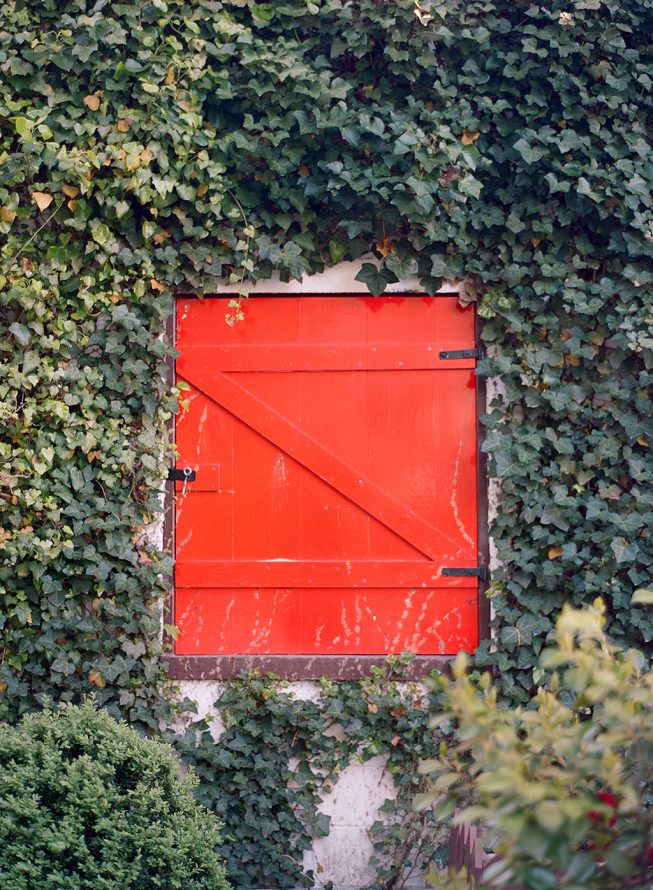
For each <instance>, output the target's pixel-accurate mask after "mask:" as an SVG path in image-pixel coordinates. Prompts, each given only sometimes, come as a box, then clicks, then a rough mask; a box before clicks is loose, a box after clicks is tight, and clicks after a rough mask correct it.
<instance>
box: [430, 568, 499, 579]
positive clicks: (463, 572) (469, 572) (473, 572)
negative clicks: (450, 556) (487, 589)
mask: <svg viewBox="0 0 653 890" xmlns="http://www.w3.org/2000/svg"><path fill="white" fill-rule="evenodd" d="M442 574H443V575H444V576H445V578H470V577H474V578H480V579H481V581H489V579H490V573H489V572H488V570H487V566H474V568H469V569H468V568H465V569H442Z"/></svg>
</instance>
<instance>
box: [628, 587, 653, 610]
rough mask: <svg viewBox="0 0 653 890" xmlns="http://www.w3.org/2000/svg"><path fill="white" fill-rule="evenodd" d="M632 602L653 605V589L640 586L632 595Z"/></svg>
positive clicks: (640, 604)
mask: <svg viewBox="0 0 653 890" xmlns="http://www.w3.org/2000/svg"><path fill="white" fill-rule="evenodd" d="M630 602H631V603H632V604H633V605H634V606H653V590H650V589H648V588H645V587H640V588H639V589H638V590H636V591H635V593H634V594H633V595H632V597H631V600H630Z"/></svg>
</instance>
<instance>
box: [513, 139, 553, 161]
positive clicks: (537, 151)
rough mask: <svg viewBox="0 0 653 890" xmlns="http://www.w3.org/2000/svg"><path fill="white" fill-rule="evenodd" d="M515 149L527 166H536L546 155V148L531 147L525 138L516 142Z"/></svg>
mask: <svg viewBox="0 0 653 890" xmlns="http://www.w3.org/2000/svg"><path fill="white" fill-rule="evenodd" d="M513 148H514V149H515V151H518V152H519V154H520V155H521V156H522V158H523V159H524V160H525V161H526V163H527V164H535V163H536V162H537V161H539V160H540V159H541V158H543V157H544V155H545V154H546V150H545V149H544V148H541V147H540V146H532V145H530V144H529V143H528V142H527V141H526V140H525V139H524V138H523V137H522V138H521V139H518V140H517V142H515V144H514V145H513Z"/></svg>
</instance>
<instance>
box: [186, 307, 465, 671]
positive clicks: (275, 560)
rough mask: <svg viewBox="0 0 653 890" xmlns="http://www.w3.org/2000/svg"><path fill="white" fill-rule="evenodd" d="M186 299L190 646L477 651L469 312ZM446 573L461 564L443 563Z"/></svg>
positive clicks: (226, 650)
mask: <svg viewBox="0 0 653 890" xmlns="http://www.w3.org/2000/svg"><path fill="white" fill-rule="evenodd" d="M225 311H226V301H225V300H223V299H205V300H199V299H183V300H181V301H179V303H178V307H177V349H178V350H179V358H178V360H177V374H178V379H179V381H185V382H186V384H188V386H189V387H190V392H189V393H188V396H187V398H186V396H185V397H184V398H185V401H186V406H185V407H184V410H182V412H181V413H180V415H179V416H178V418H177V424H176V441H177V447H178V451H179V459H178V461H177V466H178V467H190V468H191V469H192V470H194V471H195V472H196V477H195V479H194V481H192V482H188V483H187V485H186V486H185V490H184V487H183V485H182V484H181V483H177V484H176V488H177V492H176V545H175V551H176V569H175V623H176V624H177V626H178V627H179V636H178V639H177V642H176V649H175V652H176V654H177V655H227V654H242V655H255V654H258V655H271V654H283V655H301V654H304V655H316V654H327V655H337V654H342V655H353V654H356V655H363V654H367V655H374V654H385V653H391V652H400V651H402V650H411V651H413V652H415V653H418V654H431V655H443V654H451V653H455V652H457V651H458V650H459V649H461V648H466V649H468V650H469V649H472V648H473V647H474V646H475V645H476V644H477V642H478V579H477V578H476V577H474V576H473V575H464V574H463V575H460V574H458V572H459V571H460V570H461V569H468V570H469V569H471V570H474V569H475V567H476V566H477V563H478V546H477V500H476V498H477V469H476V440H475V437H476V402H475V378H474V364H475V362H474V358H454V359H453V360H452V359H450V358H443V357H441V355H440V353H441V352H443V351H447V350H463V349H473V347H474V314H473V311H472V310H471V309H470V310H461V309H460V307H459V306H458V305H457V302H456V298H455V297H453V296H451V297H449V296H445V297H428V298H427V297H424V298H420V297H389V298H365V297H304V296H302V297H287V298H286V297H284V298H273V297H259V298H250V299H249V300H248V301H247V304H246V319H245V321H243V322H240V323H238V324H236V325H235V326H234V327H233V328H232V327H229V326H228V325H227V324H226V323H225V320H224V318H225ZM449 573H452V574H449Z"/></svg>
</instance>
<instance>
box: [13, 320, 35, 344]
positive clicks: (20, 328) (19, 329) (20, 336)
mask: <svg viewBox="0 0 653 890" xmlns="http://www.w3.org/2000/svg"><path fill="white" fill-rule="evenodd" d="M9 330H10V331H11V333H12V334H13V335H14V337H15V338H16V339H17V340H18V342H19V343H20V345H21V346H27V344H28V343H29V341H30V338H31V334H30V332H29V328H26V327H25V325H24V324H20V322H17V321H14V322H13V323H12V324H10V325H9Z"/></svg>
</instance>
